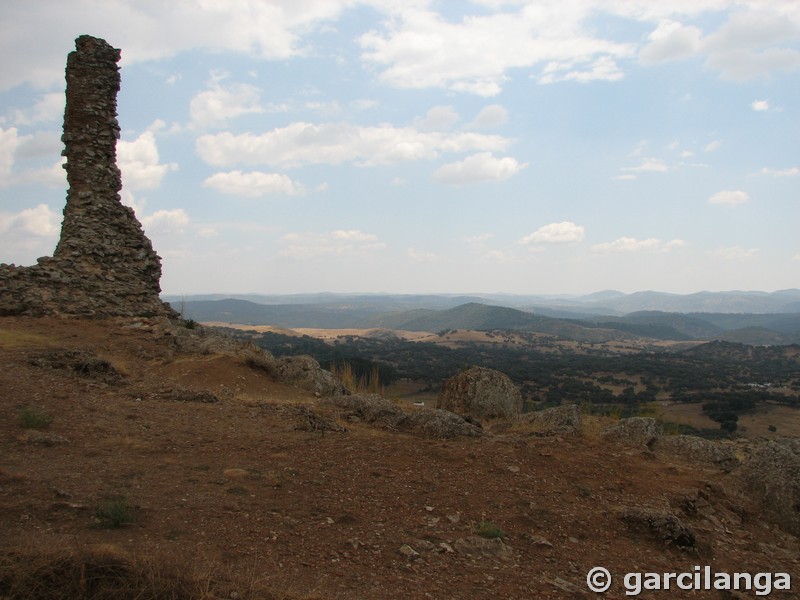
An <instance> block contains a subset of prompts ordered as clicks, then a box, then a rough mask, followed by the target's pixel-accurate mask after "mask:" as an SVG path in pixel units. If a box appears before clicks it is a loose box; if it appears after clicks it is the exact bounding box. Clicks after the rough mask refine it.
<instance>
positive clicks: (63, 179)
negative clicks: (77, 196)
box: [13, 158, 67, 189]
mask: <svg viewBox="0 0 800 600" xmlns="http://www.w3.org/2000/svg"><path fill="white" fill-rule="evenodd" d="M66 162H67V159H66V158H61V159H59V160H58V161H57V162H55V163H53V164H52V165H50V166H49V167H41V168H38V169H26V170H24V171H22V172H21V173H19V174H18V175H17V176H16V177H14V179H13V182H14V183H15V184H27V183H33V184H42V185H47V186H50V187H55V188H62V189H66V187H67V172H66V171H65V170H64V163H66Z"/></svg>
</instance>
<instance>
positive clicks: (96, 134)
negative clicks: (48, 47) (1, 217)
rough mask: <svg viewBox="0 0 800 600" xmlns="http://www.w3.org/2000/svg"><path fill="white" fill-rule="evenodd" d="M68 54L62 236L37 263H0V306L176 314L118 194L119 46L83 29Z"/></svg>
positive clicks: (29, 310) (157, 266)
mask: <svg viewBox="0 0 800 600" xmlns="http://www.w3.org/2000/svg"><path fill="white" fill-rule="evenodd" d="M75 47H76V50H75V51H74V52H71V53H70V54H69V56H68V58H67V69H66V78H67V92H66V93H67V104H66V110H65V112H64V135H63V136H62V138H61V139H62V141H63V142H64V152H63V154H64V156H66V158H67V163H66V164H65V165H64V168H65V169H66V171H67V181H68V183H69V190H68V192H67V203H66V206H65V207H64V220H63V222H62V224H61V238H60V240H59V242H58V246H57V247H56V249H55V252H54V254H53V256H52V257H44V258H40V259H39V260H38V261H37V264H36V265H33V266H28V267H18V266H15V265H13V264H12V265H7V264H2V265H0V314H6V315H9V314H29V315H59V314H60V315H74V316H94V317H104V316H156V315H166V316H174V312H173V311H172V309H170V308H169V306H168V305H166V304H164V303H163V302H162V301H161V300H160V298H159V293H160V291H161V286H160V283H159V280H160V279H161V259H160V257H159V256H158V255H157V254H156V253H155V251H154V250H153V246H152V244H151V243H150V240H149V239H148V238H147V237H146V236H145V234H144V232H143V231H142V226H141V224H140V223H139V221H137V219H136V217H135V215H134V212H133V210H132V209H131V208H128V207H127V206H124V205H123V204H122V203H121V202H120V195H119V192H120V190H121V189H122V178H121V176H120V171H119V169H118V168H117V164H116V145H117V139H118V138H119V131H120V129H119V124H118V122H117V92H118V91H119V87H120V75H119V67H118V66H117V62H118V61H119V59H120V51H119V50H117V49H115V48H112V47H111V46H110V45H109V44H108V43H106V42H105V41H104V40H101V39H98V38H94V37H91V36H88V35H83V36H81V37H79V38H78V39H77V40H75Z"/></svg>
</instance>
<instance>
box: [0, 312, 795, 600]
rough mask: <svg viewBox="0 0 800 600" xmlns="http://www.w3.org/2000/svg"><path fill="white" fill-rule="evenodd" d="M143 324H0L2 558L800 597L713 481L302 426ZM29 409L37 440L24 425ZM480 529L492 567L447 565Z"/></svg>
mask: <svg viewBox="0 0 800 600" xmlns="http://www.w3.org/2000/svg"><path fill="white" fill-rule="evenodd" d="M146 325H147V324H145V326H143V327H135V328H131V327H126V326H125V324H124V323H122V322H119V321H108V322H99V321H92V322H85V321H70V320H67V321H61V320H57V319H23V318H2V319H0V367H1V368H0V531H2V535H1V536H0V551H1V552H3V553H7V552H8V551H9V550H11V549H19V548H23V549H27V550H28V551H45V550H47V549H51V548H75V547H80V548H85V547H90V546H91V545H93V544H110V545H113V546H114V547H115V548H116V549H117V550H115V552H117V551H118V552H120V553H126V554H129V555H132V556H140V557H142V556H156V557H159V558H170V559H172V560H182V561H185V562H184V565H185V568H186V571H187V572H189V571H190V570H191V569H192V568H199V569H200V570H201V571H205V572H208V573H211V574H212V577H213V579H214V582H215V583H214V586H215V589H216V593H217V594H219V597H239V598H247V597H255V598H258V597H262V598H273V597H274V598H394V597H400V596H402V597H406V598H500V597H502V598H573V597H584V595H585V597H594V594H589V593H588V591H587V588H586V584H585V578H586V573H587V571H588V570H589V569H590V568H591V567H593V566H595V565H602V566H605V567H607V568H608V569H609V570H610V571H611V572H612V574H615V575H616V576H617V578H616V580H615V584H614V585H613V587H612V588H611V590H610V592H609V593H607V594H606V595H605V597H606V598H623V597H626V596H625V591H626V590H625V588H624V587H623V585H622V581H621V580H622V575H623V574H624V573H626V572H628V571H659V572H662V571H675V570H677V571H692V569H693V567H694V565H711V566H712V567H713V568H715V569H716V570H720V571H729V572H734V571H747V572H751V573H756V572H761V571H766V572H776V571H782V572H788V573H790V574H791V575H792V577H793V583H794V582H795V581H796V582H797V583H796V585H800V579H797V578H798V577H799V576H800V568H798V567H800V561H799V560H798V556H800V545H798V540H797V539H796V538H794V537H791V536H788V535H785V534H783V533H781V532H780V531H777V530H776V529H774V528H772V527H770V526H768V525H766V524H764V523H763V522H762V521H761V520H760V519H759V516H758V514H756V513H754V512H753V511H752V508H751V507H748V506H747V505H746V503H743V502H742V501H741V500H740V499H737V498H736V497H734V496H733V495H732V494H730V493H726V492H725V491H724V490H723V488H724V486H726V484H727V478H728V477H730V475H726V474H724V473H722V472H721V471H717V470H707V469H700V468H697V467H690V466H688V465H685V464H682V463H679V462H675V463H670V462H665V461H664V460H663V459H656V458H654V457H653V456H652V455H650V454H649V453H647V452H644V451H640V450H631V449H625V448H620V447H615V446H611V445H607V444H605V443H603V442H600V441H598V440H596V439H595V438H594V437H593V436H591V435H586V436H584V437H581V438H576V439H559V438H535V437H528V436H523V435H515V436H486V437H483V438H480V439H463V440H455V441H440V440H432V439H424V438H419V437H414V436H410V435H406V434H400V433H396V432H388V431H381V430H377V429H374V428H370V427H368V426H366V425H363V424H351V423H345V425H346V426H347V428H348V431H347V432H345V433H334V432H325V433H324V434H323V433H320V432H318V431H308V430H303V429H298V428H299V427H302V426H303V424H304V423H305V422H306V420H305V414H306V413H304V412H303V410H302V409H301V408H298V407H302V406H305V405H307V406H310V407H313V406H314V402H315V400H314V398H313V397H312V396H311V395H310V394H308V393H307V392H303V391H300V390H297V389H294V388H290V387H286V386H284V385H281V384H278V383H275V382H274V381H272V380H271V379H270V378H269V376H268V375H267V374H266V373H264V372H263V371H259V370H253V369H251V368H249V367H247V366H246V365H245V364H244V363H243V362H242V361H241V359H238V358H234V357H231V356H224V355H190V354H182V353H181V352H180V350H178V349H176V347H175V344H174V341H172V340H171V337H170V336H165V335H164V332H163V331H162V330H161V329H159V328H150V327H148V326H146ZM54 349H55V350H63V349H68V350H75V349H80V350H81V351H84V354H82V355H80V356H83V357H84V358H86V357H87V356H94V357H100V358H102V359H105V360H107V361H108V362H109V363H110V364H111V365H113V367H115V368H116V369H117V370H118V371H119V372H121V373H122V374H123V375H124V377H123V378H122V379H119V380H116V381H115V378H114V377H113V376H110V375H109V374H108V373H107V372H105V371H104V370H103V368H102V367H100V366H98V364H99V363H96V362H94V363H92V362H91V361H88V360H84V363H87V362H88V363H90V364H93V365H95V368H86V369H83V371H84V372H75V371H74V370H72V369H71V368H69V367H67V368H58V364H56V363H57V362H58V361H54V360H53V357H54V356H64V353H63V352H61V353H60V352H54ZM187 390H190V391H191V390H193V391H195V392H202V391H210V392H212V393H213V394H215V395H216V396H217V397H218V398H219V400H220V401H219V402H217V403H202V402H192V401H185V400H181V398H183V399H186V398H188V399H202V398H203V395H202V394H199V395H197V396H194V397H193V396H192V394H190V393H188V392H187ZM24 408H28V409H31V410H32V411H34V412H36V413H39V414H41V413H47V414H49V415H51V416H52V417H53V420H52V423H51V424H50V425H49V427H47V428H46V429H44V430H42V431H37V430H35V429H26V428H24V427H23V425H22V423H21V418H20V411H21V410H22V409H24ZM314 410H317V409H314ZM119 495H123V496H124V497H126V498H127V501H128V503H129V504H130V505H131V506H132V507H133V509H134V510H133V511H132V512H133V513H134V515H135V517H136V522H135V523H134V524H132V525H126V526H124V527H122V528H119V529H108V528H103V527H100V526H98V519H97V516H96V514H95V509H96V507H97V506H98V505H101V504H102V503H103V501H104V499H107V498H110V497H115V496H119ZM630 507H648V508H652V509H657V510H660V511H664V510H668V511H670V512H672V513H673V514H675V515H677V516H678V517H679V518H680V519H681V520H682V521H683V522H684V523H685V524H687V525H688V526H689V527H691V528H692V529H693V530H694V532H695V533H696V537H697V542H696V545H695V547H694V548H689V549H681V548H678V547H675V545H674V544H673V545H668V544H665V543H664V542H663V541H660V540H658V539H655V538H654V537H652V536H651V535H649V534H648V533H647V532H643V531H634V530H632V529H630V528H629V527H628V526H627V525H626V524H625V522H623V520H622V519H621V518H620V516H619V515H620V511H623V510H624V509H626V508H630ZM483 521H489V522H491V523H493V524H495V525H497V526H498V527H500V528H501V529H502V530H503V531H504V532H505V534H506V537H505V542H506V545H507V546H508V547H509V548H510V549H511V551H510V552H508V553H507V555H499V556H475V555H469V554H465V553H464V552H463V551H462V552H459V551H452V552H451V551H450V550H451V549H453V548H462V550H463V541H462V542H459V540H464V539H469V538H470V536H472V535H473V533H474V527H475V524H476V523H479V522H483ZM405 544H407V545H409V546H410V547H412V548H413V549H414V550H415V551H416V552H417V553H418V555H416V556H411V557H408V556H406V555H404V554H403V553H401V548H402V547H403V546H404V545H405ZM440 544H443V545H440ZM209 565H210V566H209ZM0 575H2V573H0ZM0 581H2V579H0ZM231 590H233V591H234V592H236V593H235V594H234V595H231V594H230V592H231ZM0 592H2V590H1V589H0ZM237 594H238V595H237ZM648 594H649V595H648ZM681 594H683V595H681ZM0 596H2V593H0ZM208 597H211V596H208ZM640 597H643V598H644V597H651V598H660V597H663V598H666V597H670V598H680V597H691V598H725V597H736V596H729V595H727V596H726V595H723V594H722V593H721V592H718V591H707V592H705V591H703V592H699V593H693V594H689V593H688V592H677V593H675V592H672V593H670V592H660V593H653V592H645V593H643V594H642V595H641V596H640ZM743 597H754V596H753V592H750V594H749V595H747V596H743ZM772 597H778V598H782V597H785V598H791V597H797V596H796V595H792V593H782V592H779V593H774V594H773V596H772Z"/></svg>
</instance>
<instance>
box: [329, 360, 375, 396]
mask: <svg viewBox="0 0 800 600" xmlns="http://www.w3.org/2000/svg"><path fill="white" fill-rule="evenodd" d="M331 373H333V376H334V377H338V378H339V380H340V381H341V382H342V383H343V384H344V387H345V388H347V391H349V392H350V393H351V394H383V392H384V389H383V386H382V385H381V378H380V374H379V373H378V367H372V369H371V370H370V372H369V373H364V374H363V375H360V376H359V375H358V374H357V373H356V372H355V370H354V369H353V365H351V364H350V363H348V362H342V363H333V364H332V365H331Z"/></svg>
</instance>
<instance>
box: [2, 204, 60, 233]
mask: <svg viewBox="0 0 800 600" xmlns="http://www.w3.org/2000/svg"><path fill="white" fill-rule="evenodd" d="M60 224H61V218H60V215H59V214H58V213H56V212H54V211H53V210H51V209H50V207H49V206H47V205H46V204H38V205H37V206H36V207H34V208H26V209H25V210H22V211H20V212H18V213H14V214H3V213H0V232H2V233H3V235H7V234H10V233H12V234H15V235H17V236H18V235H19V234H20V233H22V234H26V235H32V236H37V237H50V236H54V235H56V234H57V233H58V232H59V230H60Z"/></svg>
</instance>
